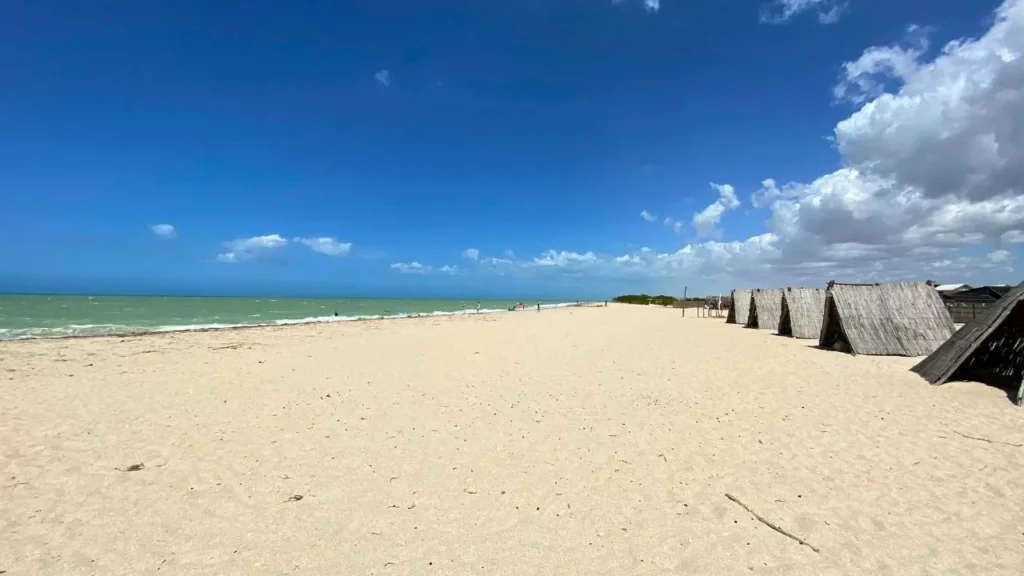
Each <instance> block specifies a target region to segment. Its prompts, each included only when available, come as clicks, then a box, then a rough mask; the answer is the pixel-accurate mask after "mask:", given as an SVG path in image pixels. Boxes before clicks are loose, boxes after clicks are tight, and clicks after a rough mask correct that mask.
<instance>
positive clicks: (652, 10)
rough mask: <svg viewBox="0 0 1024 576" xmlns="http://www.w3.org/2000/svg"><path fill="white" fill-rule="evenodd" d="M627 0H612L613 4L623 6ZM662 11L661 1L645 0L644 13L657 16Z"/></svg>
mask: <svg viewBox="0 0 1024 576" xmlns="http://www.w3.org/2000/svg"><path fill="white" fill-rule="evenodd" d="M625 1H626V0H612V4H622V3H623V2H625ZM658 10H661V0H644V11H645V12H647V13H648V14H657V13H658Z"/></svg>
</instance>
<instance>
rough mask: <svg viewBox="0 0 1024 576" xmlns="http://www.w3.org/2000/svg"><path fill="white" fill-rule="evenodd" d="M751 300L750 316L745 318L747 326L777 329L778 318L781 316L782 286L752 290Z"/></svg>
mask: <svg viewBox="0 0 1024 576" xmlns="http://www.w3.org/2000/svg"><path fill="white" fill-rule="evenodd" d="M753 300H754V303H753V306H752V307H751V309H750V317H749V318H747V326H750V327H751V328H758V329H760V330H771V331H773V332H775V331H778V329H779V319H780V318H782V288H759V289H757V290H754V293H753Z"/></svg>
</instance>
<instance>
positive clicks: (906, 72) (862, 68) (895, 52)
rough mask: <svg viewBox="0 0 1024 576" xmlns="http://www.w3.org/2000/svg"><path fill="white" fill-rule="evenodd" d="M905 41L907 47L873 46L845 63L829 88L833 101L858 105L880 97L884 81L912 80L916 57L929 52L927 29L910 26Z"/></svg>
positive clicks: (917, 69)
mask: <svg viewBox="0 0 1024 576" xmlns="http://www.w3.org/2000/svg"><path fill="white" fill-rule="evenodd" d="M905 43H906V46H898V45H895V44H894V45H891V46H874V47H872V48H868V49H867V50H865V51H864V53H863V54H861V55H860V58H857V59H856V60H854V61H852V62H846V63H844V64H843V76H842V78H841V79H840V81H839V83H838V84H837V85H836V86H835V88H833V89H832V94H833V95H834V96H835V98H836V100H838V101H844V100H845V101H848V102H851V103H853V104H861V103H863V102H864V101H866V100H868V99H871V98H877V97H878V96H880V95H881V94H882V92H883V91H884V87H885V85H884V81H885V80H887V79H889V80H897V81H903V82H906V81H907V80H909V79H911V78H912V77H913V76H914V75H915V74H917V73H918V72H919V68H920V66H921V63H920V62H919V59H920V58H921V56H922V55H923V54H924V53H925V52H927V51H928V46H929V43H928V29H926V28H922V27H921V26H917V25H911V26H910V27H908V28H907V37H906V40H905Z"/></svg>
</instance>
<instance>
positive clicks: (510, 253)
mask: <svg viewBox="0 0 1024 576" xmlns="http://www.w3.org/2000/svg"><path fill="white" fill-rule="evenodd" d="M502 254H503V255H504V256H505V258H508V259H509V260H515V259H516V253H515V252H513V251H512V250H505V251H504V252H502Z"/></svg>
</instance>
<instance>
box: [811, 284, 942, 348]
mask: <svg viewBox="0 0 1024 576" xmlns="http://www.w3.org/2000/svg"><path fill="white" fill-rule="evenodd" d="M952 335H953V319H952V318H950V317H949V312H947V311H946V307H945V306H943V304H942V298H941V297H939V293H938V292H936V291H935V289H934V288H932V286H931V285H930V284H928V283H926V282H897V283H894V284H839V283H836V282H829V284H828V289H827V290H826V292H825V311H824V318H823V319H822V326H821V335H820V337H819V338H818V344H819V345H820V346H821V347H823V348H835V349H837V350H843V351H848V352H852V353H854V354H871V355H878V356H927V355H928V354H931V353H932V352H934V351H935V350H936V349H937V348H938V347H939V346H941V345H942V343H943V342H945V341H946V340H948V339H949V337H950V336H952Z"/></svg>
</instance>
